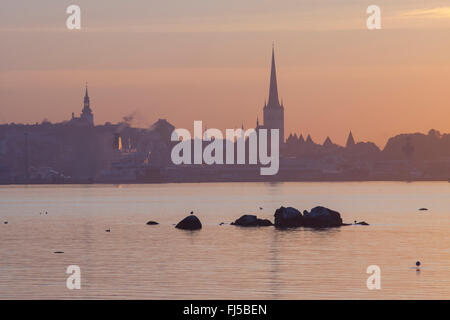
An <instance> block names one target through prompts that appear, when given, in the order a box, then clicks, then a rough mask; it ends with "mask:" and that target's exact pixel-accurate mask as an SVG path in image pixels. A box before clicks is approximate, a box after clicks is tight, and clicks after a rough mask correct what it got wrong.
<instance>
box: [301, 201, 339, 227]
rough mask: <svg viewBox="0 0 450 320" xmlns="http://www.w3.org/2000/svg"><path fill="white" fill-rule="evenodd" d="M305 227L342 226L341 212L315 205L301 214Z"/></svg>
mask: <svg viewBox="0 0 450 320" xmlns="http://www.w3.org/2000/svg"><path fill="white" fill-rule="evenodd" d="M303 222H304V226H305V227H311V228H330V227H340V226H342V218H341V214H340V213H339V212H337V211H334V210H331V209H328V208H325V207H321V206H319V207H315V208H312V209H311V211H310V212H307V211H306V212H305V213H304V214H303Z"/></svg>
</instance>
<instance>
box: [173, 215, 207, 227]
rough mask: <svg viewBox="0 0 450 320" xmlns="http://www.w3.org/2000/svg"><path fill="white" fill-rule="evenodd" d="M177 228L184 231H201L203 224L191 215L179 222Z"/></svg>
mask: <svg viewBox="0 0 450 320" xmlns="http://www.w3.org/2000/svg"><path fill="white" fill-rule="evenodd" d="M175 228H177V229H183V230H199V229H201V228H202V223H201V222H200V220H199V219H198V218H197V217H196V216H195V215H193V214H192V213H191V215H189V216H187V217H186V218H184V219H183V220H181V221H180V222H178V224H177V225H176V226H175Z"/></svg>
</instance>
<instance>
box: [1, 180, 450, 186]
mask: <svg viewBox="0 0 450 320" xmlns="http://www.w3.org/2000/svg"><path fill="white" fill-rule="evenodd" d="M227 182H228V183H236V182H242V183H246V182H248V183H255V182H262V183H278V182H406V183H410V182H449V183H450V179H449V180H445V179H413V180H404V179H359V180H357V179H335V180H333V179H304V180H298V179H294V180H287V179H270V180H269V179H261V180H256V179H255V180H239V179H233V180H230V179H227V180H225V179H216V180H202V179H191V180H173V181H171V180H166V181H130V180H126V181H119V180H117V181H93V182H88V181H72V182H54V183H52V182H28V183H26V182H12V183H0V185H1V186H22V185H89V184H96V185H108V184H169V183H171V184H173V183H180V184H182V183H227Z"/></svg>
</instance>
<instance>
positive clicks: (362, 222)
mask: <svg viewBox="0 0 450 320" xmlns="http://www.w3.org/2000/svg"><path fill="white" fill-rule="evenodd" d="M355 224H357V225H360V226H368V225H369V224H368V223H367V222H365V221H360V222H356V221H355Z"/></svg>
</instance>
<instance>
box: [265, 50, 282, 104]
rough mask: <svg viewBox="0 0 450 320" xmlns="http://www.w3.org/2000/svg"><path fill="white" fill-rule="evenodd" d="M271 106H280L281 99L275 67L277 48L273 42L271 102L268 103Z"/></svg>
mask: <svg viewBox="0 0 450 320" xmlns="http://www.w3.org/2000/svg"><path fill="white" fill-rule="evenodd" d="M267 107H269V108H277V107H280V101H279V100H278V86H277V71H276V67H275V49H274V45H273V44H272V68H271V70H270V88H269V102H268V103H267Z"/></svg>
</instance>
